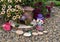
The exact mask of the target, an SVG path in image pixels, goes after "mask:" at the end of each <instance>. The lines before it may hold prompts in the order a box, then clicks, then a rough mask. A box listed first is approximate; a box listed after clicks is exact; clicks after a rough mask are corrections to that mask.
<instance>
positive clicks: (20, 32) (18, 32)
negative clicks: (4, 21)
mask: <svg viewBox="0 0 60 42" xmlns="http://www.w3.org/2000/svg"><path fill="white" fill-rule="evenodd" d="M16 33H17V34H19V35H21V34H23V33H24V32H23V31H22V30H17V31H16Z"/></svg>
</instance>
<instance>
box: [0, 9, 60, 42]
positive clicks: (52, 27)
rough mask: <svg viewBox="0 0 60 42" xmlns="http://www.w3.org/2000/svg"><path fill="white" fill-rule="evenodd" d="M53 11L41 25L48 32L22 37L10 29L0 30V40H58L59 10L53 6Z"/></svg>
mask: <svg viewBox="0 0 60 42" xmlns="http://www.w3.org/2000/svg"><path fill="white" fill-rule="evenodd" d="M54 11H55V12H54V13H53V15H52V17H51V18H49V19H46V23H45V24H44V26H43V27H44V30H47V31H48V34H43V35H42V36H40V35H39V36H31V37H24V36H22V35H21V36H19V35H17V34H15V33H13V32H11V31H10V32H5V31H3V30H0V42H60V28H59V27H60V17H59V15H60V10H59V9H58V8H54Z"/></svg>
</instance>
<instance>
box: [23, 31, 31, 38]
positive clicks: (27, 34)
mask: <svg viewBox="0 0 60 42" xmlns="http://www.w3.org/2000/svg"><path fill="white" fill-rule="evenodd" d="M23 36H26V37H29V36H31V33H28V32H26V33H24V34H23Z"/></svg>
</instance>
